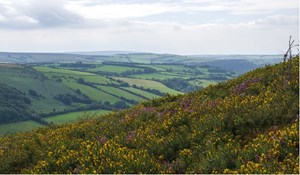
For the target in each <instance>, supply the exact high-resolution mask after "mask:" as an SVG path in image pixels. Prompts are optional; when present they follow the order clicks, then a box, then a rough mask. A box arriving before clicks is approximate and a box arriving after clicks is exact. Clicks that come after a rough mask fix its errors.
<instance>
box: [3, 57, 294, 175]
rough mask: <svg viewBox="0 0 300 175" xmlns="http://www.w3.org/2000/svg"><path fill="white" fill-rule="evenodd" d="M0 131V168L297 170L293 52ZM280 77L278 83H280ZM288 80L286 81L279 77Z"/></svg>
mask: <svg viewBox="0 0 300 175" xmlns="http://www.w3.org/2000/svg"><path fill="white" fill-rule="evenodd" d="M291 62H292V65H293V66H292V68H291V72H290V73H289V76H291V77H292V78H287V76H286V74H285V73H284V72H282V71H281V70H282V64H277V65H274V66H267V67H265V68H260V69H257V70H254V71H251V72H249V73H247V74H245V75H243V76H241V77H238V78H236V79H234V80H229V81H227V82H225V83H220V84H217V85H215V86H209V87H207V88H205V89H203V90H200V91H197V92H193V93H189V94H185V95H180V96H171V95H167V96H165V97H163V98H160V99H154V100H152V101H147V102H143V103H142V104H139V105H137V106H135V107H133V108H131V109H128V110H124V111H120V112H113V113H111V114H108V115H105V116H99V117H95V118H90V119H85V120H81V121H78V122H76V123H71V124H65V125H61V126H51V127H47V128H41V129H37V130H35V131H32V132H27V133H17V134H14V135H7V136H5V137H1V138H0V173H60V174H62V173H64V174H67V173H232V174H236V173H270V174H271V173H295V174H298V173H299V163H298V162H299V136H298V135H299V132H298V130H299V128H298V118H299V116H298V115H299V93H298V90H299V71H298V69H299V67H298V62H299V58H294V59H292V60H291ZM283 81H284V82H283ZM286 82H287V83H286Z"/></svg>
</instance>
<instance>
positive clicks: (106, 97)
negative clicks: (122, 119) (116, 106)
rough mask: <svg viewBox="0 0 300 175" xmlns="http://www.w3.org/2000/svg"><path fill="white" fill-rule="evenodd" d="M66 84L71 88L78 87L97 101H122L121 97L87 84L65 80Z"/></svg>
mask: <svg viewBox="0 0 300 175" xmlns="http://www.w3.org/2000/svg"><path fill="white" fill-rule="evenodd" d="M63 83H64V84H65V85H66V86H68V87H69V88H71V89H73V90H76V89H80V91H81V93H83V94H86V95H87V96H89V97H90V98H91V99H92V100H96V101H100V100H101V101H102V102H104V101H109V102H111V103H115V102H117V101H120V99H119V98H117V97H115V96H112V95H110V94H107V93H105V92H103V91H100V90H98V89H95V88H92V87H90V86H86V85H83V84H79V83H77V82H71V81H69V82H67V81H64V82H63Z"/></svg>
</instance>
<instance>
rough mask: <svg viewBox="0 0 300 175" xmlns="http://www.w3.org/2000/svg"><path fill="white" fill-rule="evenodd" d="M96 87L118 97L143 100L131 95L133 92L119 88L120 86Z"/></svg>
mask: <svg viewBox="0 0 300 175" xmlns="http://www.w3.org/2000/svg"><path fill="white" fill-rule="evenodd" d="M97 88H99V89H101V90H103V91H106V92H109V93H112V94H114V95H116V96H118V97H124V98H127V99H130V100H134V101H138V102H141V101H145V99H144V98H141V97H138V96H136V95H133V94H131V93H129V92H126V91H124V90H123V89H120V88H115V87H110V86H97Z"/></svg>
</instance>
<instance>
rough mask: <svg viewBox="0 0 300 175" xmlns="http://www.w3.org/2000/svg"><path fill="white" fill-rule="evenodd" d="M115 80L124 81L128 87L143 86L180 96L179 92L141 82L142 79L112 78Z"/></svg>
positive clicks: (157, 84)
mask: <svg viewBox="0 0 300 175" xmlns="http://www.w3.org/2000/svg"><path fill="white" fill-rule="evenodd" d="M114 78H115V79H117V80H122V81H125V82H126V83H128V84H130V85H134V84H135V85H138V86H143V87H144V88H146V89H147V88H150V89H157V90H159V91H161V92H164V93H170V94H181V92H178V91H176V90H173V89H171V88H168V87H167V86H165V85H164V84H162V83H160V82H157V81H152V80H143V79H136V78H124V77H114Z"/></svg>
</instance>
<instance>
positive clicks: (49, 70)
mask: <svg viewBox="0 0 300 175" xmlns="http://www.w3.org/2000/svg"><path fill="white" fill-rule="evenodd" d="M34 69H35V70H37V71H39V72H44V73H60V74H70V75H95V74H93V73H89V72H80V71H74V70H68V69H54V68H49V67H34Z"/></svg>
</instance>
